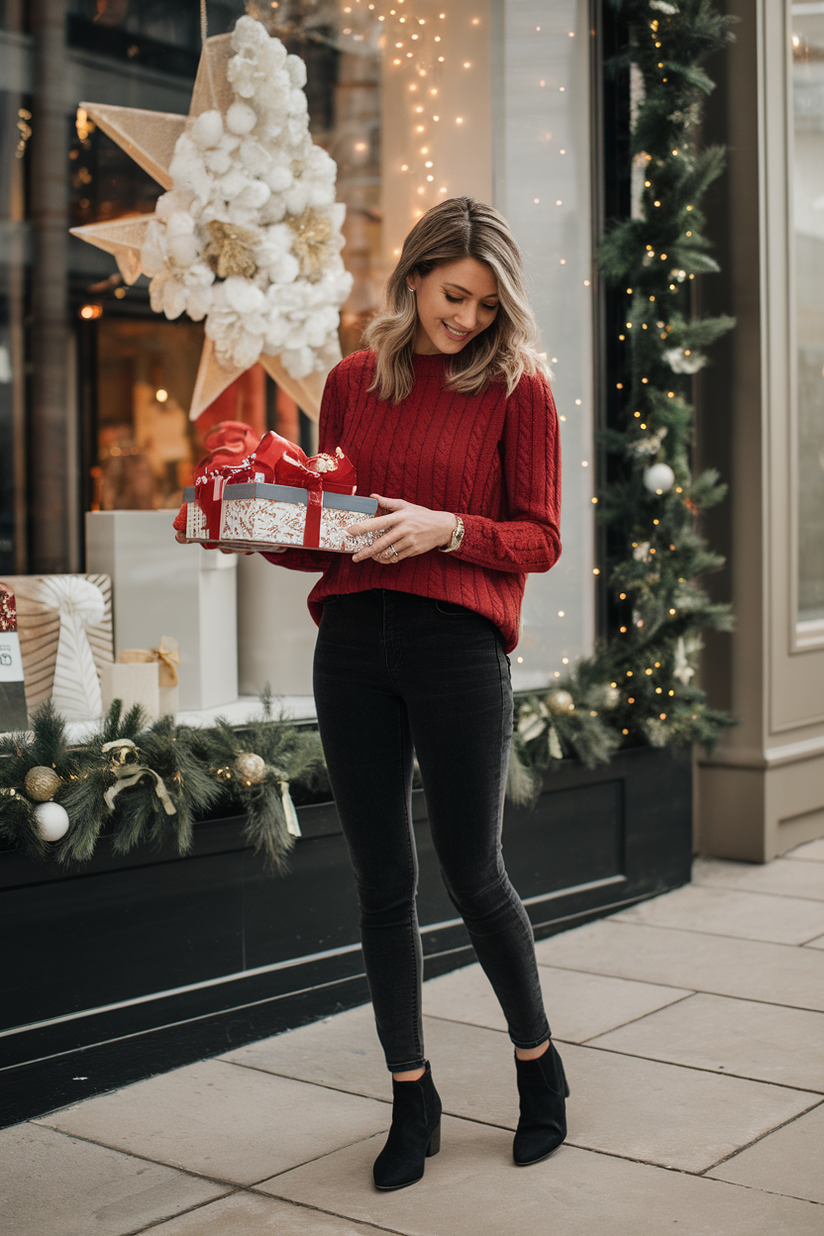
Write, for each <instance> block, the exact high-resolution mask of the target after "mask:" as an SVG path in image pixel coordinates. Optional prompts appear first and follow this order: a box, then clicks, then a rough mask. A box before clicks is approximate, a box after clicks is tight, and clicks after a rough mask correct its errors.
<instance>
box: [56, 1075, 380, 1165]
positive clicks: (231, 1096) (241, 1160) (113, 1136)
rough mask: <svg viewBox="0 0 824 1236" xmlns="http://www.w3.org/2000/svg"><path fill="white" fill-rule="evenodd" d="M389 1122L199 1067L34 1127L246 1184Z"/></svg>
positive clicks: (327, 1096)
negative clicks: (64, 1133) (68, 1134)
mask: <svg viewBox="0 0 824 1236" xmlns="http://www.w3.org/2000/svg"><path fill="white" fill-rule="evenodd" d="M390 1097H391V1095H390ZM391 1118H392V1117H391V1108H390V1106H389V1104H388V1103H377V1102H374V1101H373V1100H371V1099H364V1098H361V1097H360V1096H357V1095H352V1094H342V1093H340V1092H338V1091H334V1090H325V1089H323V1088H322V1087H320V1086H313V1085H306V1084H301V1083H300V1082H297V1081H292V1080H291V1079H290V1078H284V1077H275V1076H272V1075H271V1074H269V1073H263V1072H258V1071H256V1070H252V1069H245V1068H239V1067H238V1066H237V1065H232V1064H226V1063H223V1062H222V1061H219V1060H205V1061H202V1062H201V1063H199V1064H192V1065H188V1066H187V1067H186V1068H182V1069H175V1070H174V1071H173V1072H171V1073H165V1074H163V1075H162V1076H160V1077H152V1078H150V1079H149V1080H148V1081H144V1082H136V1083H135V1084H134V1085H132V1086H129V1087H127V1088H126V1089H124V1090H119V1091H115V1092H114V1093H112V1094H106V1095H102V1096H101V1097H100V1098H96V1099H87V1100H86V1101H85V1102H83V1103H80V1104H78V1105H77V1106H76V1107H70V1108H65V1109H64V1110H63V1111H59V1112H55V1113H54V1114H53V1115H51V1116H45V1117H42V1118H41V1119H40V1120H39V1121H38V1123H40V1124H44V1125H48V1126H49V1127H51V1128H54V1129H60V1130H61V1131H63V1132H66V1133H74V1134H76V1135H78V1136H81V1137H87V1138H90V1139H91V1140H92V1141H95V1142H101V1143H102V1144H104V1145H107V1146H114V1147H116V1148H117V1149H119V1150H124V1151H131V1152H132V1153H133V1154H139V1155H145V1156H146V1158H148V1159H154V1160H159V1161H161V1162H163V1163H168V1164H171V1165H173V1166H175V1167H181V1168H185V1169H186V1170H187V1171H191V1172H198V1173H201V1174H202V1175H206V1176H211V1177H215V1178H216V1179H218V1180H227V1181H232V1182H233V1183H236V1184H251V1183H253V1182H254V1181H256V1180H262V1179H264V1177H266V1176H272V1175H274V1173H275V1172H282V1171H285V1170H286V1169H287V1168H290V1167H294V1166H295V1165H296V1164H298V1163H305V1162H306V1161H307V1160H309V1159H314V1158H317V1157H318V1155H324V1154H328V1153H329V1152H330V1151H332V1150H337V1149H339V1148H340V1147H341V1146H345V1145H347V1144H348V1143H349V1142H353V1141H357V1140H358V1138H362V1137H369V1136H370V1135H371V1134H373V1133H375V1132H376V1131H377V1130H379V1129H388V1127H389V1124H390V1121H391Z"/></svg>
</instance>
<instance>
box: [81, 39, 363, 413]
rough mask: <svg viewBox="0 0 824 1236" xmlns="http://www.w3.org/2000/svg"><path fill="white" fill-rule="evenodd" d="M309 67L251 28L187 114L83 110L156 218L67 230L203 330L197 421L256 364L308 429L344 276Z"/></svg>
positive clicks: (160, 306) (212, 54)
mask: <svg viewBox="0 0 824 1236" xmlns="http://www.w3.org/2000/svg"><path fill="white" fill-rule="evenodd" d="M305 85H306V66H305V64H304V62H303V60H301V58H300V57H299V56H295V55H289V54H287V51H286V48H285V47H284V45H283V43H281V42H280V40H279V39H277V38H274V37H270V36H269V35H268V34H267V32H266V29H265V27H264V26H263V25H262V24H261V23H260V22H259V21H255V20H253V19H252V18H251V17H241V18H240V19H239V21H238V22H237V24H236V26H235V29H234V31H233V33H232V34H225V35H217V36H215V37H213V38H209V39H206V40H205V42H204V45H203V52H202V55H201V60H200V65H199V68H198V73H197V79H196V81H195V86H194V91H193V94H192V100H191V105H190V108H189V114H188V116H177V115H172V114H169V113H161V112H149V111H143V110H141V109H138V108H124V107H113V106H109V105H103V104H95V103H84V104H82V106H83V108H84V109H85V111H86V113H87V114H88V116H89V117H90V118H91V119H92V120H94V121H95V123H96V124H97V125H98V126H99V127H100V128H101V129H102V130H103V131H104V132H105V133H107V134H108V136H109V137H111V138H112V139H113V140H114V141H115V142H117V144H118V145H119V146H121V147H122V149H123V150H125V151H126V152H127V153H128V154H129V155H131V157H132V158H133V159H134V160H135V162H137V163H138V164H139V165H140V166H141V167H142V168H144V170H145V171H147V172H148V173H149V174H150V175H151V176H153V177H154V179H155V180H157V181H158V183H159V184H160V185H162V187H163V188H164V189H165V190H166V192H165V193H163V194H162V195H161V196H160V198H158V201H157V204H156V207H155V211H154V213H153V214H151V215H145V216H140V217H139V218H131V219H119V220H115V221H114V222H111V223H95V224H89V225H87V226H85V227H78V228H73V229H72V232H73V234H74V235H76V236H79V237H80V238H81V239H82V240H86V241H88V242H89V243H90V244H93V245H96V246H97V247H98V248H102V249H105V250H106V251H107V252H109V253H112V254H113V255H114V256H115V258H116V260H117V263H118V266H119V268H120V272H121V274H122V276H123V278H124V280H125V281H126V282H127V283H134V281H135V280H136V279H137V278H138V276H139V275H140V274H141V273H143V274H146V275H148V276H149V277H150V279H151V283H150V296H151V303H152V308H153V309H154V310H155V312H157V313H161V312H162V313H164V314H165V315H166V317H168V318H177V317H179V316H180V315H181V314H182V313H187V314H188V316H189V317H190V318H192V320H193V321H196V322H198V321H201V320H205V330H206V340H205V343H204V347H203V353H202V356H201V362H200V367H199V370H198V375H197V380H196V383H195V391H194V395H193V397H192V405H191V409H190V416H191V418H192V419H193V420H194V419H196V418H197V417H198V416H199V415H200V413H201V412H202V411H203V410H204V409H205V408H206V407H208V406H209V404H211V403H212V402H213V401H214V400H215V399H216V398H217V397H218V395H220V394H221V392H222V391H224V390H225V389H226V387H227V386H228V385H229V384H230V383H231V382H233V381H234V380H235V379H236V378H237V377H238V376H239V375H240V374H241V373H243V372H244V371H245V370H247V369H249V368H250V367H251V366H252V365H254V364H255V363H257V362H258V361H259V362H260V363H261V364H262V365H263V366H264V368H265V369H266V370H267V372H268V373H269V374H270V375H271V376H272V377H273V378H274V379H275V381H276V382H277V383H278V384H279V385H280V386H282V387H283V389H284V390H285V391H286V392H287V393H288V394H289V395H291V396H292V397H293V398H294V399H295V401H296V402H297V403H298V405H299V406H300V407H301V408H303V409H304V411H306V412H307V413H309V414H310V415H313V416H315V418H317V415H318V410H319V407H320V396H321V393H322V390H323V384H324V382H325V379H326V374H327V373H328V372H329V370H330V369H331V368H332V366H333V365H334V364H336V363H337V361H338V360H340V346H339V342H338V323H339V311H340V306H341V305H342V303H343V302H344V300H345V299H346V297H347V296H348V295H349V291H350V289H351V287H352V277H351V275H350V274H349V273H348V272H347V271H346V270H345V268H344V265H343V261H342V259H341V257H340V251H341V249H342V248H343V244H344V240H343V235H342V231H341V228H342V225H343V220H344V214H345V207H344V205H343V204H342V203H339V202H336V201H335V179H336V173H337V169H336V166H335V163H334V160H333V159H332V158H331V157H330V156H329V155H328V154H327V153H326V152H325V151H324V150H323V149H322V148H321V147H320V146H316V145H315V144H314V143H313V142H312V139H311V136H310V134H309V124H308V112H307V102H306V94H305V92H304V87H305Z"/></svg>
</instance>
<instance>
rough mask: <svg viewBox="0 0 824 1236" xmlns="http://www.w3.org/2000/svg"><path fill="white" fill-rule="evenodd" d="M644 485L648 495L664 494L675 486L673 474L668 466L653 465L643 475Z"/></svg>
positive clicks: (663, 464)
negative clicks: (648, 492)
mask: <svg viewBox="0 0 824 1236" xmlns="http://www.w3.org/2000/svg"><path fill="white" fill-rule="evenodd" d="M644 484H645V485H646V487H647V489H648V490H649V491H650V493H653V494H665V493H667V492H668V491H669V490H670V489H672V487H673V485H674V484H675V473H674V472H673V470H672V468H671V467H670V466H669V464H665V463H659V464H653V465H652V467H651V468H647V470H646V471H645V473H644Z"/></svg>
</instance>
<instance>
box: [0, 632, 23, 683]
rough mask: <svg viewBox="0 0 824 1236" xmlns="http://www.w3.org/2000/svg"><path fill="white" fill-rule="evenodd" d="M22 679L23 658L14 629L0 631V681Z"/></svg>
mask: <svg viewBox="0 0 824 1236" xmlns="http://www.w3.org/2000/svg"><path fill="white" fill-rule="evenodd" d="M22 681H23V658H22V657H21V655H20V637H19V635H18V634H17V632H16V631H0V682H22Z"/></svg>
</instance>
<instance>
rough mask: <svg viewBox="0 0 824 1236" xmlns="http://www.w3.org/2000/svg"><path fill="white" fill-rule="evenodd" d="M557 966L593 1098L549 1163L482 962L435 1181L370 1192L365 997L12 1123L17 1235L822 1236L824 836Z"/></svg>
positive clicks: (466, 988)
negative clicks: (524, 1124) (526, 1154)
mask: <svg viewBox="0 0 824 1236" xmlns="http://www.w3.org/2000/svg"><path fill="white" fill-rule="evenodd" d="M538 958H539V961H540V964H541V974H542V978H543V984H544V990H545V993H546V1001H547V1008H548V1010H549V1015H550V1021H551V1023H552V1027H553V1034H554V1036H555V1038H556V1040H557V1042H558V1044H559V1047H560V1050H561V1054H562V1056H563V1059H564V1063H565V1066H566V1072H567V1076H568V1078H569V1083H570V1088H571V1092H572V1093H571V1098H570V1100H569V1108H568V1110H569V1139H568V1141H567V1143H566V1144H565V1145H564V1146H562V1147H561V1148H560V1149H559V1150H558V1151H557V1152H556V1153H555V1154H554V1155H552V1156H551V1157H550V1158H549V1159H547V1160H546V1161H545V1162H544V1163H541V1164H538V1165H536V1166H534V1167H530V1168H523V1169H519V1168H516V1167H515V1166H514V1165H513V1163H512V1158H511V1146H512V1130H513V1129H514V1127H515V1123H516V1121H517V1099H516V1090H515V1070H514V1066H513V1063H512V1050H511V1047H510V1044H509V1040H508V1038H507V1036H506V1034H505V1033H504V1026H503V1021H502V1019H501V1015H500V1012H499V1010H498V1007H497V1004H496V1003H495V1000H494V998H493V996H492V994H491V992H490V990H489V989H488V986H487V984H486V980H485V978H484V976H483V975H482V973H481V972H480V970H479V967H478V966H470V967H468V968H467V969H464V970H459V971H456V972H455V973H453V974H448V975H445V976H444V977H442V978H438V979H434V980H433V981H431V982H429V983H427V984H426V987H425V1010H426V1013H427V1025H426V1034H427V1053H428V1055H429V1056H430V1058H431V1060H432V1062H433V1070H434V1075H435V1079H436V1082H437V1085H438V1088H439V1090H440V1092H441V1096H442V1098H443V1103H444V1112H445V1116H444V1122H443V1134H442V1150H441V1153H440V1154H439V1155H438V1156H437V1157H436V1158H433V1159H430V1160H428V1161H427V1165H426V1175H425V1177H424V1179H423V1181H421V1182H420V1183H419V1184H417V1185H415V1186H413V1187H412V1188H409V1189H403V1190H401V1191H399V1192H397V1193H377V1192H376V1191H375V1190H374V1189H373V1187H372V1183H371V1164H372V1160H373V1159H374V1157H375V1155H376V1154H377V1152H378V1150H379V1149H380V1147H381V1145H382V1143H383V1134H384V1131H385V1130H386V1129H387V1127H388V1124H389V1119H390V1107H389V1103H388V1099H389V1093H390V1087H389V1080H388V1075H387V1073H386V1071H385V1069H384V1066H383V1064H382V1060H381V1056H380V1053H379V1050H378V1045H377V1040H376V1038H375V1033H374V1029H373V1026H372V1020H371V1013H370V1010H369V1008H368V1007H367V1008H358V1009H353V1010H351V1011H350V1012H346V1013H342V1014H340V1015H338V1016H336V1017H330V1018H327V1019H326V1020H324V1021H322V1022H317V1023H315V1024H314V1025H311V1026H306V1027H304V1028H303V1029H300V1030H294V1031H291V1032H289V1033H287V1034H283V1035H280V1036H277V1037H275V1038H271V1039H265V1040H263V1041H262V1042H259V1043H253V1044H251V1045H250V1046H248V1047H244V1048H241V1049H239V1050H236V1051H232V1052H230V1053H229V1054H228V1055H225V1056H220V1057H217V1058H215V1059H212V1060H207V1061H204V1062H203V1063H200V1064H194V1065H191V1066H189V1067H187V1068H182V1069H177V1070H176V1071H174V1072H172V1073H167V1074H165V1075H163V1076H161V1077H156V1078H153V1079H151V1080H149V1081H144V1082H139V1083H137V1084H135V1085H133V1086H129V1087H127V1088H126V1089H124V1090H120V1091H116V1092H114V1093H112V1094H108V1095H104V1096H102V1097H100V1098H95V1099H89V1100H87V1101H86V1102H84V1103H80V1104H78V1105H76V1106H74V1107H69V1108H64V1109H63V1110H62V1111H59V1112H55V1113H54V1114H53V1115H50V1116H44V1117H42V1118H40V1119H37V1120H32V1121H28V1122H26V1123H24V1124H20V1125H16V1126H14V1127H13V1128H10V1129H6V1130H5V1131H3V1132H0V1161H2V1164H3V1168H2V1178H3V1179H2V1184H0V1215H2V1229H3V1232H4V1234H5V1236H127V1233H137V1232H144V1231H148V1230H150V1231H151V1232H152V1233H153V1234H156V1236H258V1234H259V1233H260V1234H264V1233H266V1234H269V1233H277V1236H344V1234H345V1236H349V1234H352V1236H354V1234H356V1233H358V1234H360V1236H369V1234H371V1236H377V1233H382V1232H393V1233H403V1234H407V1233H408V1234H409V1236H487V1234H488V1236H493V1234H494V1236H510V1234H511V1236H547V1234H548V1233H549V1234H550V1236H641V1234H643V1233H653V1234H655V1236H657V1234H658V1233H663V1232H665V1231H667V1232H668V1231H671V1230H674V1228H675V1226H676V1225H677V1228H678V1232H679V1233H680V1236H693V1234H695V1236H697V1234H698V1233H704V1234H705V1236H760V1234H762V1233H763V1234H764V1236H767V1234H769V1236H776V1234H779V1236H785V1234H788V1233H792V1236H796V1234H797V1236H813V1234H814V1233H815V1236H821V1233H822V1232H824V1172H822V1170H821V1164H822V1145H824V1105H823V1104H822V1099H823V1098H824V840H822V841H815V842H811V843H810V844H809V845H806V846H801V847H800V848H799V849H797V850H795V851H794V852H793V853H791V854H789V855H787V856H786V857H785V858H780V859H776V860H775V861H774V862H772V863H769V864H768V865H766V866H763V867H756V866H750V865H747V864H742V863H729V862H719V861H715V860H699V861H698V862H696V864H695V869H694V883H693V884H692V885H690V886H687V887H686V888H682V889H679V890H677V891H676V892H673V893H668V894H666V895H664V896H662V897H658V898H656V899H655V900H653V901H648V902H644V903H642V904H641V905H638V906H635V907H633V908H632V909H629V910H625V911H623V912H621V913H620V914H616V915H614V916H613V917H611V918H608V919H602V920H600V921H598V922H596V923H591V924H589V925H587V926H585V927H580V928H577V929H576V930H573V931H569V932H566V933H564V934H563V935H558V936H554V937H553V938H551V939H549V940H545V941H543V942H542V943H540V944H539V945H538ZM446 1113H448V1114H446Z"/></svg>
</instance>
